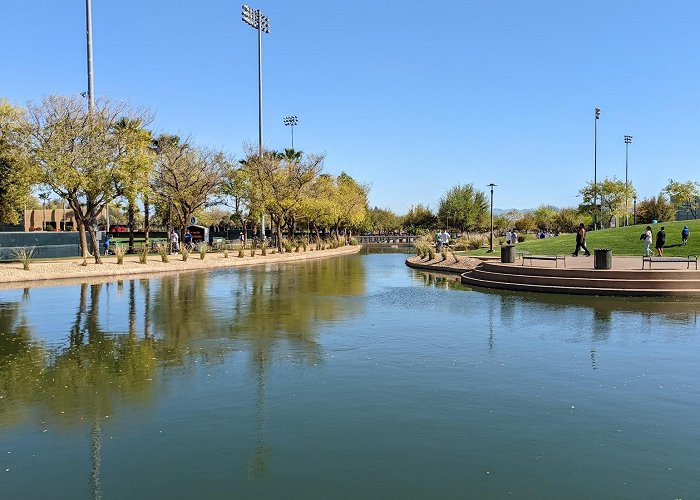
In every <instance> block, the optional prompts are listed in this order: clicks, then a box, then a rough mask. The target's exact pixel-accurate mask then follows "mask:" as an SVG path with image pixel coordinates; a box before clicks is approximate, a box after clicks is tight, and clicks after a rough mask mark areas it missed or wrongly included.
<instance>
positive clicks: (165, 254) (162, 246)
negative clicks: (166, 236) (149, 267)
mask: <svg viewBox="0 0 700 500" xmlns="http://www.w3.org/2000/svg"><path fill="white" fill-rule="evenodd" d="M169 246H170V245H168V244H167V243H166V242H164V241H162V242H160V243H158V245H157V246H156V249H157V250H158V254H159V255H160V260H161V262H166V263H167V262H169V261H170V259H169V256H170V248H169Z"/></svg>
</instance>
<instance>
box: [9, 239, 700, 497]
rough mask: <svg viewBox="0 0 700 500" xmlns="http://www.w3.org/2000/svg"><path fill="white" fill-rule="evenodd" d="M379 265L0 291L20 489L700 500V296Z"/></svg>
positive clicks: (367, 259)
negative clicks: (574, 291) (513, 286)
mask: <svg viewBox="0 0 700 500" xmlns="http://www.w3.org/2000/svg"><path fill="white" fill-rule="evenodd" d="M404 259H405V255H401V254H391V253H387V254H369V255H355V256H350V257H343V258H337V259H327V260H319V261H311V262H306V263H299V264H290V265H270V266H268V267H266V268H255V269H244V270H237V269H231V270H217V271H212V272H200V273H188V274H181V275H177V276H163V277H157V278H151V279H136V280H125V281H121V282H111V283H103V284H90V285H71V286H55V287H38V288H31V289H27V290H5V291H0V491H2V493H0V496H2V498H22V499H27V498H59V497H60V498H71V499H74V498H105V499H106V498H117V499H119V498H232V497H233V496H236V497H241V498H305V499H306V498H357V497H370V498H533V499H534V498H570V499H573V498H669V499H675V498H693V497H695V498H697V495H698V492H700V475H698V457H700V382H699V380H700V365H699V363H698V357H699V356H700V340H699V336H698V333H699V332H700V326H699V324H698V312H699V311H700V302H697V301H687V300H686V301H672V300H666V301H658V300H641V299H614V298H582V297H575V298H571V297H563V296H545V295H528V294H521V293H515V292H488V291H483V290H476V289H475V290H471V289H468V288H465V287H462V286H461V285H459V284H458V283H456V282H455V281H454V279H449V278H444V277H437V276H432V275H429V274H425V273H421V272H417V271H414V270H411V269H409V268H407V267H406V266H405V265H404Z"/></svg>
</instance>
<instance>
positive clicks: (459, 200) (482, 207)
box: [438, 184, 489, 231]
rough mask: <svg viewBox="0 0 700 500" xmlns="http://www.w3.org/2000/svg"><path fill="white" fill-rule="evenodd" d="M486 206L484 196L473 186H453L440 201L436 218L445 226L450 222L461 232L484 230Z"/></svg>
mask: <svg viewBox="0 0 700 500" xmlns="http://www.w3.org/2000/svg"><path fill="white" fill-rule="evenodd" d="M488 206H489V205H488V202H487V201H486V195H485V194H484V193H483V192H482V191H478V190H476V189H474V185H473V184H465V185H463V186H454V187H452V188H450V190H449V191H447V193H445V195H444V196H443V197H442V198H441V199H440V206H439V208H438V216H439V217H440V220H441V221H443V220H444V221H445V225H447V223H448V222H452V226H455V227H458V228H459V229H460V230H462V231H465V230H466V231H473V230H477V229H484V228H486V227H487V225H488V219H489V212H488Z"/></svg>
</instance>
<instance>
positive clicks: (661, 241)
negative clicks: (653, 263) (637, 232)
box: [656, 226, 666, 257]
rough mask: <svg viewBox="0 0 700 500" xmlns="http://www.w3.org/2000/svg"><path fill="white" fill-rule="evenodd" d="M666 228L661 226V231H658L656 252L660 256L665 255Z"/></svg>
mask: <svg viewBox="0 0 700 500" xmlns="http://www.w3.org/2000/svg"><path fill="white" fill-rule="evenodd" d="M664 229H666V228H665V227H663V226H661V231H659V232H658V233H656V252H657V253H658V254H659V257H663V256H664V245H665V244H666V231H664Z"/></svg>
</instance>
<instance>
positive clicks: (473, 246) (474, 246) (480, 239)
mask: <svg viewBox="0 0 700 500" xmlns="http://www.w3.org/2000/svg"><path fill="white" fill-rule="evenodd" d="M485 243H486V237H485V236H483V235H481V234H477V235H473V236H469V238H467V243H466V247H467V250H478V249H479V248H481V246H482V245H484V244H485Z"/></svg>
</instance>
